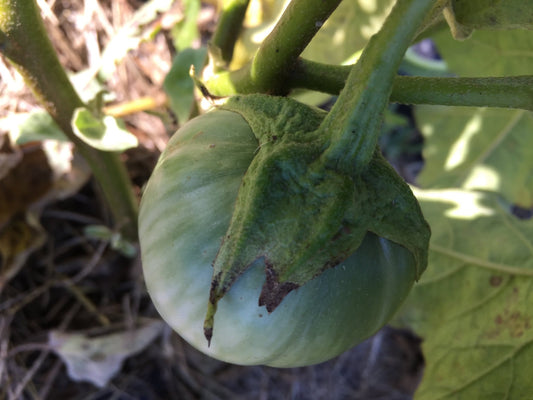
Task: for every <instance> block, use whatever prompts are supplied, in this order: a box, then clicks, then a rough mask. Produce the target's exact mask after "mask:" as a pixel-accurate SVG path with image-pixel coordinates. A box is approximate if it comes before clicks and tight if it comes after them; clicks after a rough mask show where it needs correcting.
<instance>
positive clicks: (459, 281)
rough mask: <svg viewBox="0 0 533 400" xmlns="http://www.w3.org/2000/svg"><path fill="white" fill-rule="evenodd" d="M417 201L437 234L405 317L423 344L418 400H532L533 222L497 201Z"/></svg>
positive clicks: (465, 195) (448, 197) (479, 197)
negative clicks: (423, 367)
mask: <svg viewBox="0 0 533 400" xmlns="http://www.w3.org/2000/svg"><path fill="white" fill-rule="evenodd" d="M415 194H416V195H417V197H418V199H419V201H420V203H421V206H422V209H423V211H424V214H425V217H426V218H427V220H428V222H429V223H430V225H431V226H432V227H433V236H432V239H431V244H430V256H429V268H428V270H427V271H426V272H425V274H424V275H423V277H422V280H421V282H419V283H418V285H416V287H415V288H414V290H413V291H412V294H411V295H410V297H409V299H408V301H407V304H406V306H405V308H404V310H403V313H402V314H401V318H402V319H403V321H404V322H406V323H407V324H409V325H410V326H411V327H413V328H414V329H415V330H416V332H417V333H418V334H420V335H422V336H423V337H424V345H423V347H424V354H425V357H426V362H427V366H426V371H425V373H424V379H423V381H422V384H421V386H420V388H419V390H418V391H417V395H416V398H417V399H424V400H425V399H432V400H433V399H454V400H461V399H465V400H470V399H484V400H485V399H498V400H499V399H527V398H531V397H530V396H531V393H533V381H531V377H530V372H531V368H533V307H532V305H533V291H532V290H531V288H532V286H533V220H532V219H530V220H519V219H518V218H516V217H514V216H512V215H511V214H510V213H509V212H508V207H506V206H505V204H504V203H503V202H502V201H501V200H500V199H499V198H498V196H497V195H495V194H490V193H481V192H474V191H466V190H459V189H443V190H432V191H429V190H428V191H422V190H416V191H415Z"/></svg>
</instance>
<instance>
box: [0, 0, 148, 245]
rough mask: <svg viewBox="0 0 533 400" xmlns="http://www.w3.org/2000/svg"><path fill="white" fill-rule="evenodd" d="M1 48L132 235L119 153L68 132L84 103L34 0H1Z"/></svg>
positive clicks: (128, 190) (133, 214) (131, 206)
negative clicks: (81, 159) (61, 60)
mask: <svg viewBox="0 0 533 400" xmlns="http://www.w3.org/2000/svg"><path fill="white" fill-rule="evenodd" d="M0 50H1V51H2V53H3V54H4V55H5V56H6V57H7V58H8V59H9V60H10V61H11V62H12V63H13V64H14V66H15V67H16V68H17V69H18V71H19V72H20V73H21V75H22V76H23V77H24V80H25V81H26V83H27V85H28V86H29V87H30V88H31V89H32V91H33V92H34V94H35V96H36V97H37V99H38V100H39V101H40V102H41V104H42V105H43V106H44V107H45V108H46V110H47V111H48V112H49V113H50V115H51V116H52V118H53V119H54V120H55V121H56V123H57V124H58V125H59V127H60V128H61V129H62V130H63V132H64V133H65V134H66V135H67V137H68V138H69V139H70V140H71V141H72V142H73V143H74V144H75V145H76V149H77V151H78V152H79V153H80V154H81V155H82V156H83V157H84V158H85V160H86V161H87V163H88V164H89V166H90V168H91V170H92V172H93V174H94V176H95V178H96V180H97V181H98V183H99V184H100V186H101V188H102V190H103V193H104V195H105V197H106V200H107V201H108V204H109V207H110V209H111V211H112V213H113V216H114V218H115V223H116V224H117V226H118V227H119V228H120V231H121V232H122V233H123V234H124V236H126V237H127V238H128V239H136V237H137V200H136V198H135V196H134V194H133V191H132V187H131V183H130V179H129V177H128V174H127V171H126V168H125V167H124V165H123V164H122V162H121V161H120V158H119V155H118V154H116V153H111V152H103V151H99V150H96V149H94V148H92V147H90V146H89V145H87V144H85V143H84V142H83V141H81V140H80V139H78V137H77V136H76V135H75V134H74V132H73V131H72V127H71V118H72V115H73V113H74V110H75V109H76V108H78V107H83V106H84V104H83V102H82V101H81V99H80V98H79V96H78V94H77V93H76V91H75V90H74V88H73V87H72V84H71V83H70V81H69V79H68V77H67V75H66V73H65V70H64V69H63V67H62V66H61V64H60V63H59V60H58V58H57V55H56V53H55V51H54V48H53V46H52V43H51V42H50V40H49V38H48V35H47V33H46V30H45V28H44V24H43V23H42V20H41V17H40V14H39V9H38V7H37V5H36V3H35V0H0Z"/></svg>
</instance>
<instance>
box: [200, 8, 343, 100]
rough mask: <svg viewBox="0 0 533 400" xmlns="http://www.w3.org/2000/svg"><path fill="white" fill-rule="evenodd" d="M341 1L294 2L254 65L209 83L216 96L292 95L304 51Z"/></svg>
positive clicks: (267, 40)
mask: <svg viewBox="0 0 533 400" xmlns="http://www.w3.org/2000/svg"><path fill="white" fill-rule="evenodd" d="M340 2H341V0H292V1H291V2H290V3H289V5H288V6H287V8H286V9H285V11H284V12H283V15H282V16H281V18H280V19H279V21H278V23H277V24H276V26H275V27H274V29H273V30H272V32H271V33H270V34H269V35H268V37H267V38H266V39H265V40H264V41H263V43H262V44H261V46H260V47H259V49H258V50H257V53H256V54H255V56H254V57H253V58H252V60H251V62H250V63H249V64H247V65H245V66H244V67H243V68H241V69H239V70H236V71H232V72H230V73H222V74H220V75H218V76H215V77H214V78H212V79H210V80H209V81H208V82H206V83H205V84H206V87H207V89H208V90H209V92H210V93H212V94H214V95H227V94H228V93H241V94H243V93H270V94H280V95H284V94H287V93H288V92H289V89H290V87H289V86H288V85H287V79H286V77H287V76H288V74H289V72H290V70H291V69H292V67H293V65H294V64H295V63H296V62H297V60H298V57H299V56H300V54H301V53H302V51H303V50H304V49H305V48H306V47H307V45H308V44H309V42H310V41H311V39H313V37H314V36H315V34H316V33H317V32H318V30H319V29H320V27H321V26H322V25H323V24H324V22H325V21H326V19H327V18H328V17H329V16H330V15H331V13H332V12H333V11H334V10H335V9H336V8H337V6H338V5H339V3H340Z"/></svg>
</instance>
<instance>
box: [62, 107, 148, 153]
mask: <svg viewBox="0 0 533 400" xmlns="http://www.w3.org/2000/svg"><path fill="white" fill-rule="evenodd" d="M72 128H73V131H74V134H75V135H76V136H78V137H79V138H80V139H81V140H83V141H84V142H85V143H87V144H88V145H90V146H92V147H94V148H96V149H99V150H103V151H123V150H126V149H130V148H132V147H136V146H137V144H138V141H137V138H136V137H135V135H133V134H131V133H130V132H129V131H128V130H127V129H126V126H125V125H124V123H123V122H122V121H121V120H119V119H117V118H115V117H112V116H110V115H107V116H102V117H96V116H94V115H93V114H92V113H91V111H90V110H88V109H87V108H77V109H76V111H75V112H74V116H73V117H72Z"/></svg>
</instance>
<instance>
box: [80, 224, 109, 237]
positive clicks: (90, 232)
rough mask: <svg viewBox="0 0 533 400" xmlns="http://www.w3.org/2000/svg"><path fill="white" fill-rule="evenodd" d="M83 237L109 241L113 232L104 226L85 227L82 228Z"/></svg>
mask: <svg viewBox="0 0 533 400" xmlns="http://www.w3.org/2000/svg"><path fill="white" fill-rule="evenodd" d="M83 233H84V235H85V236H87V237H89V238H91V239H100V240H111V236H113V232H112V231H111V229H109V228H108V227H107V226H104V225H87V226H86V227H85V228H83Z"/></svg>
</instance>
